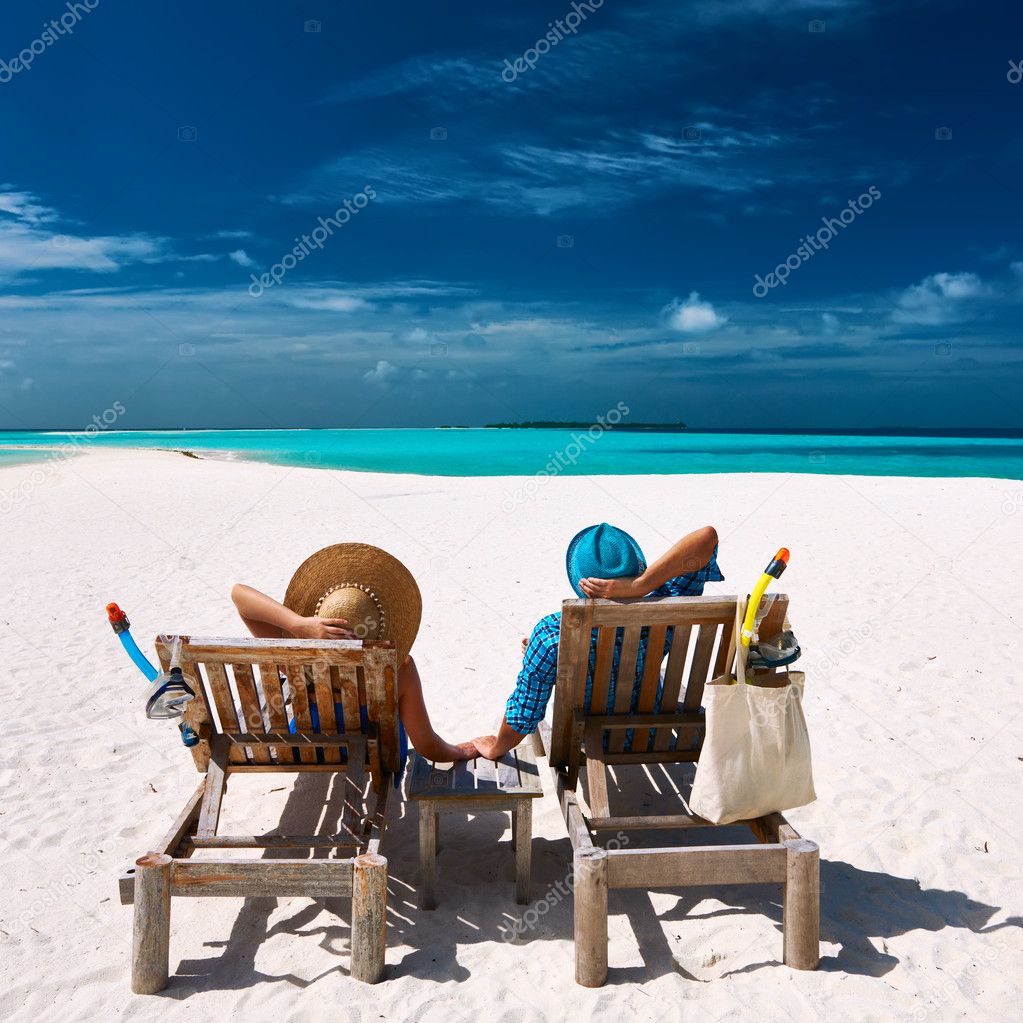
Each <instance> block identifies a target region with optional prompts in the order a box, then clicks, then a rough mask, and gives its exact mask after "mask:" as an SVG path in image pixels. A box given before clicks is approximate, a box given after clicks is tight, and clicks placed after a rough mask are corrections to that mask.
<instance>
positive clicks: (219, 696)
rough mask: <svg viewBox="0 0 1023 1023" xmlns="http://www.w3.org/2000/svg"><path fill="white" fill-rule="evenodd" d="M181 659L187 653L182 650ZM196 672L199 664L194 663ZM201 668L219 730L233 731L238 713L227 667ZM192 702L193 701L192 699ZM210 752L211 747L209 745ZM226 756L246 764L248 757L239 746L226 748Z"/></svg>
mask: <svg viewBox="0 0 1023 1023" xmlns="http://www.w3.org/2000/svg"><path fill="white" fill-rule="evenodd" d="M181 656H182V661H184V660H185V658H186V657H187V653H186V652H185V651H182V655H181ZM194 667H195V670H196V673H198V672H199V668H200V665H199V664H195V665H194ZM201 667H202V669H203V670H204V671H205V672H206V681H207V682H208V683H209V691H210V694H211V695H212V697H213V705H214V706H215V707H216V708H217V717H219V718H220V730H221V731H222V732H233V731H235V729H237V728H238V713H237V711H236V710H235V706H234V699H233V697H232V696H231V685H230V683H229V682H228V679H227V669H226V667H225V666H224V665H223V664H218V663H213V664H203V665H202V666H201ZM192 702H193V703H194V702H195V701H192ZM211 753H212V747H211ZM228 758H229V759H230V761H231V763H232V764H247V763H248V762H249V758H248V757H247V756H246V755H245V750H244V749H243V748H242V747H241V746H236V747H234V748H233V749H229V750H228Z"/></svg>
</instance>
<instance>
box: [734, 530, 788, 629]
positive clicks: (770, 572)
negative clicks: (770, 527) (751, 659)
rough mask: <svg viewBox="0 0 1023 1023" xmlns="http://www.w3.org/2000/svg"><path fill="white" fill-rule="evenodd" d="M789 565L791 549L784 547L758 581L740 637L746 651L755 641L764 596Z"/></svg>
mask: <svg viewBox="0 0 1023 1023" xmlns="http://www.w3.org/2000/svg"><path fill="white" fill-rule="evenodd" d="M788 563H789V549H788V547H782V548H780V549H779V550H778V553H777V554H776V555H775V556H774V557H773V558H772V559H771V563H770V564H769V565H768V566H767V568H765V569H764V571H763V573H762V574H761V576H760V578H759V579H758V580H757V584H756V586H754V587H753V593H752V594H750V598H749V603H748V604H747V605H746V618H745V620H744V621H743V623H742V635H741V636H740V637H739V640H740V642H741V643H742V645H743V647H745V648H746V649H748V648H749V645H750V642H751V641H752V639H753V625H754V623H755V622H756V619H757V608H759V607H760V600H761V598H762V597H763V595H764V591H765V590H766V589H767V587H768V586H770V585H771V580H772V579H778V578H780V577H781V574H782V572H784V571H785V568H786V566H787V565H788Z"/></svg>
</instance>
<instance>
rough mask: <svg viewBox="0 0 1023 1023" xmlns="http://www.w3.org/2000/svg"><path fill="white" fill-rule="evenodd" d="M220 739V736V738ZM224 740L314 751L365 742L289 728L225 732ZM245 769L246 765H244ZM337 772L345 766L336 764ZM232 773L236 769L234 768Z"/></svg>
mask: <svg viewBox="0 0 1023 1023" xmlns="http://www.w3.org/2000/svg"><path fill="white" fill-rule="evenodd" d="M218 737H219V736H218ZM223 738H224V739H225V740H226V741H227V742H228V743H230V744H232V745H238V746H252V747H259V746H297V747H299V748H300V749H302V748H303V747H307V748H309V749H313V748H315V747H316V746H328V747H332V748H334V749H337V748H338V747H339V746H341V747H347V746H351V745H357V744H360V740H361V741H362V743H364V742H365V737H364V736H361V735H339V734H337V733H335V734H334V735H324V734H322V733H321V732H311V731H298V732H291V731H289V730H288V729H287V728H283V729H281V730H280V731H277V730H275V729H269V730H267V731H265V732H262V733H260V732H225V733H223ZM242 768H243V769H244V765H242ZM333 769H334V770H335V771H343V770H344V769H345V765H344V764H335V765H334V768H333ZM231 770H232V771H234V770H236V768H234V767H232V768H231Z"/></svg>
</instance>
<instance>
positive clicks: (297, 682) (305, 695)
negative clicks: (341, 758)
mask: <svg viewBox="0 0 1023 1023" xmlns="http://www.w3.org/2000/svg"><path fill="white" fill-rule="evenodd" d="M284 674H285V675H286V676H287V678H288V687H289V689H290V690H291V712H292V714H293V715H294V717H295V727H296V729H297V730H298V731H300V732H311V731H312V730H313V718H312V715H311V714H310V713H309V690H308V687H307V682H306V675H305V667H304V666H303V665H301V664H295V663H294V662H289V663H288V664H287V665H285V668H284ZM298 762H299V763H300V764H315V763H316V762H317V761H316V750H315V749H304V748H303V747H302V746H299V749H298Z"/></svg>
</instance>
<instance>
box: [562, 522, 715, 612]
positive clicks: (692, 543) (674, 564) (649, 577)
mask: <svg viewBox="0 0 1023 1023" xmlns="http://www.w3.org/2000/svg"><path fill="white" fill-rule="evenodd" d="M717 542H718V533H717V530H716V529H715V528H714V527H713V526H704V527H703V528H702V529H697V530H694V531H693V532H692V533H687V534H686V535H685V536H684V537H682V539H681V540H679V541H678V543H676V544H674V545H673V546H672V547H671V548H670V549H669V550H668V551H667V553H665V554H662V555H661V556H660V557H659V558H658V559H657V560H656V561H655V562H654V563H653V564H652V565H650V566H649V567H648V568H647V570H646V571H645V572H644V573H643V574H642V575H638V576H635V577H631V578H622V579H580V580H579V588H580V589H581V590H582V591H583V593H585V594H586V596H587V597H619V598H621V597H645V596H646V595H647V594H648V593H650V591H651V590H656V589H657V587H658V586H663V585H664V584H665V583H666V582H667V581H668V580H669V579H674V578H675V576H677V575H686V574H687V573H689V572H695V571H697V570H698V569H701V568H703V566H704V565H706V564H707V562H708V561H710V559H711V557H712V556H713V554H714V548H715V547H716V546H717Z"/></svg>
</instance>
